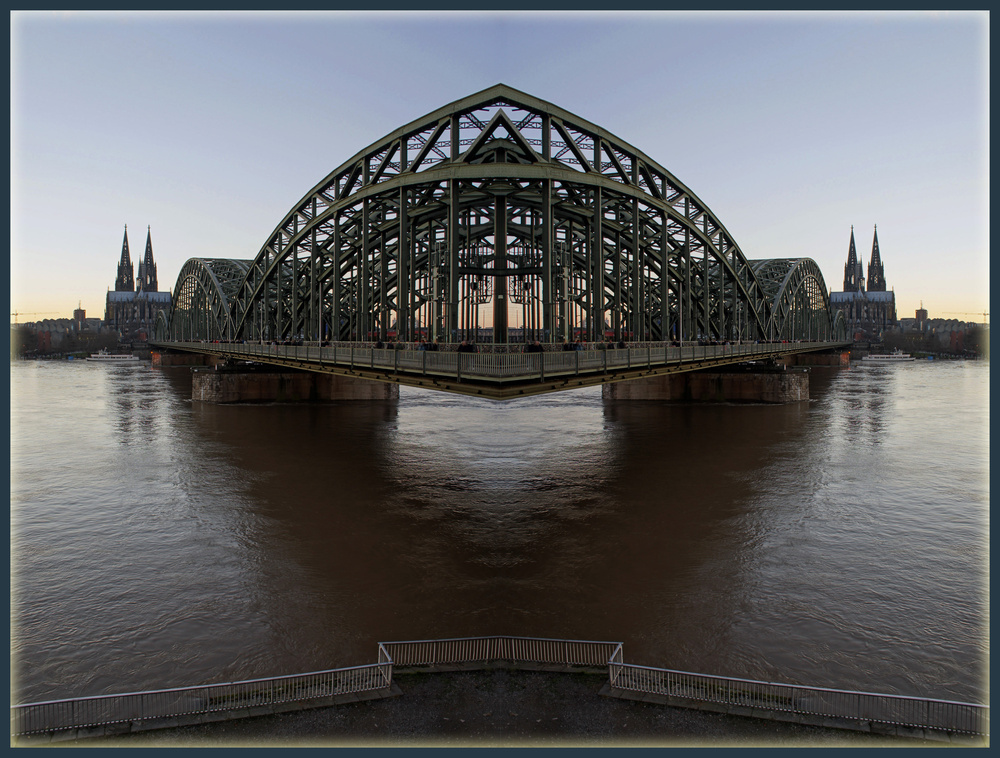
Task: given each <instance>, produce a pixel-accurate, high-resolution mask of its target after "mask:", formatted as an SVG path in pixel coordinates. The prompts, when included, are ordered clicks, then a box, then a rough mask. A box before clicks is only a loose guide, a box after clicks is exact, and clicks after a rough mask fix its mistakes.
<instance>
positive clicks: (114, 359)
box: [87, 349, 139, 363]
mask: <svg viewBox="0 0 1000 758" xmlns="http://www.w3.org/2000/svg"><path fill="white" fill-rule="evenodd" d="M87 360H88V361H96V362H98V363H138V362H139V359H138V358H136V357H135V356H134V355H132V354H131V353H109V352H108V351H107V350H106V349H102V350H101V351H100V352H97V353H91V354H90V356H89V357H88V358H87Z"/></svg>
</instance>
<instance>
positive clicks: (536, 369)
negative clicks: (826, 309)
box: [174, 342, 825, 380]
mask: <svg viewBox="0 0 1000 758" xmlns="http://www.w3.org/2000/svg"><path fill="white" fill-rule="evenodd" d="M174 344H176V345H177V346H178V347H181V348H184V347H186V348H189V349H193V350H199V349H206V348H207V349H210V350H211V351H213V352H219V353H223V354H230V355H234V356H237V357H247V358H251V359H252V358H255V357H256V358H262V359H266V358H280V359H284V360H295V361H300V362H304V363H319V364H331V365H338V366H343V367H350V368H353V369H360V368H368V369H371V370H379V371H391V372H394V373H395V372H402V373H409V374H428V375H436V376H448V377H457V378H459V379H462V378H466V379H483V380H490V379H493V380H510V379H535V378H537V379H545V378H546V377H558V376H566V375H578V374H581V373H583V374H594V373H598V372H608V371H620V370H633V369H641V368H644V367H645V368H650V369H652V368H657V367H663V366H669V365H673V364H682V363H688V362H696V361H710V360H720V359H732V358H734V357H735V358H746V359H747V360H750V359H753V358H767V357H769V356H773V355H775V354H779V353H785V352H788V350H789V347H788V345H783V344H780V343H759V344H757V343H753V344H728V345H726V344H722V345H684V346H676V347H675V346H671V345H665V344H663V343H660V344H647V345H645V346H640V347H626V348H608V349H601V350H565V351H556V352H551V351H550V352H543V353H520V352H518V353H501V352H489V353H459V352H454V351H445V350H441V351H438V350H394V349H387V348H377V347H373V346H371V345H369V344H365V343H337V344H335V345H326V346H324V345H320V344H319V343H311V344H305V345H280V344H266V343H265V344H261V343H227V342H222V343H217V342H216V343H204V342H180V343H174ZM821 344H825V343H821Z"/></svg>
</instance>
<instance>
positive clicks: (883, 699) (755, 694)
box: [609, 658, 989, 735]
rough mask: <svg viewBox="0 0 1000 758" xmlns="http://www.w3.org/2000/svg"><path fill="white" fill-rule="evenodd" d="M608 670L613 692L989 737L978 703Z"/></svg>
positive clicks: (631, 667) (616, 663)
mask: <svg viewBox="0 0 1000 758" xmlns="http://www.w3.org/2000/svg"><path fill="white" fill-rule="evenodd" d="M609 670H610V672H609V679H610V684H611V686H612V687H614V688H617V689H619V690H624V691H631V692H642V693H648V694H653V695H661V696H664V697H667V698H676V699H678V700H680V701H687V702H691V701H693V702H710V703H717V704H724V705H731V706H742V707H746V708H754V709H761V710H764V711H779V712H784V713H791V714H798V715H807V716H820V717H824V718H840V719H849V720H852V721H858V722H877V723H882V724H891V725H896V726H904V727H909V728H918V729H931V730H938V731H947V732H957V733H962V734H970V735H988V734H989V706H985V705H979V704H976V703H963V702H959V701H953V700H936V699H932V698H920V697H911V696H907V695H887V694H882V693H875V692H856V691H852V690H838V689H831V688H826V687H808V686H802V685H794V684H780V683H777V682H763V681H757V680H753V679H740V678H737V677H725V676H715V675H711V674H695V673H691V672H687V671H675V670H672V669H661V668H654V667H651V666H637V665H635V664H627V663H623V662H622V661H621V660H620V658H619V659H618V660H613V661H612V662H611V663H610V664H609ZM668 702H669V701H668Z"/></svg>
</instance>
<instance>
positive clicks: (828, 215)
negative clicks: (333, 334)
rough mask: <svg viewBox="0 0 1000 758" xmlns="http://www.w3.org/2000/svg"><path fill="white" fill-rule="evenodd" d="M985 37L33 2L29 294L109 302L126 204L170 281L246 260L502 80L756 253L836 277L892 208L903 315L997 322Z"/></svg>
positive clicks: (23, 265) (698, 20) (22, 39)
mask: <svg viewBox="0 0 1000 758" xmlns="http://www.w3.org/2000/svg"><path fill="white" fill-rule="evenodd" d="M988 35H989V30H988V14H986V13H985V12H984V13H935V14H932V13H794V14H771V13H759V12H758V13H744V14H736V13H715V14H695V13H674V12H664V13H645V12H643V13H620V14H608V13H578V12H551V13H521V12H504V13H499V12H497V13H494V12H483V13H475V14H470V13H458V12H456V13H451V12H412V13H399V14H393V16H392V17H391V19H389V18H387V17H386V16H385V15H384V14H377V13H353V12H352V13H345V12H329V13H288V14H282V13H213V14H197V15H195V14H188V13H180V12H174V13H153V12H144V13H132V12H130V13H41V12H31V13H26V12H18V13H13V14H12V35H11V44H12V56H11V61H12V72H11V88H12V97H11V100H12V118H11V132H12V134H11V162H12V166H11V190H12V200H11V226H12V230H11V231H12V234H11V243H12V245H11V311H12V313H13V312H14V311H17V312H19V313H20V314H28V313H38V312H43V313H44V312H48V313H56V314H58V315H56V316H55V317H59V316H62V315H64V314H65V315H66V316H69V315H71V314H72V311H73V309H74V308H76V307H77V303H78V302H79V303H80V304H81V306H82V307H83V308H84V309H85V310H86V311H87V313H88V316H91V317H93V316H97V315H101V316H103V312H104V299H105V293H106V292H107V290H108V289H113V288H114V279H115V276H114V274H115V271H116V267H117V263H118V260H119V256H120V252H121V240H122V233H123V228H124V226H125V224H128V225H129V226H130V227H131V229H130V231H133V234H134V235H135V234H139V235H140V236H142V239H138V238H137V239H132V238H131V237H130V239H129V244H130V248H131V249H132V250H133V253H134V252H135V251H136V250H137V249H138V247H141V246H142V245H143V244H144V242H145V235H144V234H142V232H144V231H145V227H147V226H149V227H150V229H151V234H152V244H153V252H154V256H155V260H156V263H157V268H158V270H159V279H160V282H159V284H160V289H161V290H165V289H168V288H172V287H173V286H174V282H175V280H176V277H177V274H178V273H179V271H180V268H181V266H182V265H183V264H184V262H185V261H186V260H188V259H189V258H193V257H221V258H243V259H252V258H254V257H255V256H256V254H257V252H258V251H259V249H260V247H261V245H262V244H263V243H264V242H265V241H266V239H267V238H268V236H269V234H270V232H271V231H272V230H273V229H274V227H275V226H276V225H277V224H278V223H279V222H280V221H281V219H282V218H283V217H284V216H285V214H286V213H287V212H288V211H289V209H290V208H291V207H292V206H293V205H294V204H295V203H296V202H297V201H298V200H299V199H300V198H301V197H302V196H303V195H305V194H306V193H307V192H308V191H309V190H310V189H311V188H312V187H313V186H314V185H315V184H316V183H317V182H319V181H320V180H321V179H322V178H323V177H324V176H326V175H327V174H328V173H330V172H331V171H332V170H333V169H335V168H336V167H337V166H339V165H341V164H342V163H344V162H345V161H347V160H348V159H349V158H351V156H353V155H355V154H356V153H358V152H359V151H361V150H363V149H364V148H365V147H367V146H368V145H369V144H371V143H372V142H375V141H376V140H378V139H380V138H381V137H382V136H384V135H385V134H387V133H389V132H392V131H394V130H395V129H396V128H398V127H400V126H402V125H403V124H406V123H408V122H410V121H413V120H415V119H417V118H419V117H421V116H423V115H424V114H426V113H429V112H431V111H433V110H435V109H437V108H439V107H441V106H444V105H446V104H448V103H450V102H452V101H454V100H457V99H459V98H462V97H465V96H467V95H469V94H472V93H474V92H478V91H480V90H482V89H485V88H486V87H489V86H492V85H494V84H498V83H504V84H507V85H509V86H511V87H514V88H516V89H520V90H522V91H524V92H527V93H529V94H531V95H534V96H535V97H538V98H540V99H542V100H546V101H548V102H550V103H553V104H554V105H557V106H559V107H560V108H563V109H565V110H568V111H570V112H572V113H574V114H576V115H578V116H579V117H581V118H583V119H586V120H588V121H591V122H593V123H596V124H600V125H601V126H602V127H604V128H606V129H607V130H608V131H609V132H611V133H612V134H614V135H615V136H617V137H618V138H620V139H622V140H623V141H625V142H627V143H629V144H631V145H633V146H634V147H636V148H637V149H639V150H641V151H642V152H644V153H645V154H646V155H648V156H649V157H650V158H652V159H653V160H655V161H657V162H658V163H660V164H661V165H662V166H664V167H665V168H666V169H667V170H668V171H670V172H671V173H673V174H674V175H675V176H676V177H677V178H678V179H679V180H680V181H681V182H683V183H684V184H685V185H687V186H688V187H690V188H691V190H692V191H693V192H694V193H695V194H697V195H698V196H699V197H700V198H701V199H702V200H703V201H704V202H705V203H706V204H707V205H708V206H709V208H711V209H712V211H713V212H714V213H715V214H716V215H717V216H718V217H719V219H720V220H721V221H722V223H723V224H725V226H726V228H727V229H728V230H729V231H730V233H731V234H732V235H733V237H734V238H735V239H736V241H737V242H738V244H739V245H740V247H741V249H742V250H743V252H744V254H745V255H746V257H747V258H749V259H759V258H786V257H787V258H797V257H808V258H812V259H813V260H815V261H816V262H817V263H818V264H819V266H820V268H821V270H822V272H823V276H824V278H825V280H826V285H827V289H828V291H838V290H840V289H841V285H842V283H843V272H844V264H845V263H846V260H847V251H848V245H849V238H850V233H851V226H853V227H854V234H855V240H856V244H857V252H858V257H859V259H860V260H861V262H862V264H863V266H864V270H865V273H866V274H867V269H868V260H869V257H870V254H871V240H872V235H873V232H874V227H875V226H876V225H877V226H878V237H879V249H880V254H881V259H882V262H883V264H884V266H885V277H886V282H887V285H888V287H889V288H890V289H893V290H894V291H895V292H896V300H897V315H898V316H899V317H900V318H907V317H912V315H913V314H914V312H915V310H916V309H917V308H918V307H920V304H921V303H923V307H924V308H926V309H927V310H928V312H929V315H930V316H931V317H932V318H935V317H953V318H959V320H966V321H982V320H983V316H982V314H983V313H985V312H987V311H988V307H989V284H988V280H989V258H988V244H989V234H988V149H989V144H988V136H987V135H988V91H987V84H986V82H987V81H988V41H989V38H988ZM293 43H294V44H293ZM594 51H599V52H600V54H599V55H598V54H595V52H594ZM133 262H135V255H133ZM50 317H53V316H50ZM12 319H13V317H12ZM19 320H20V321H22V322H23V321H25V320H35V319H26V318H23V317H22V318H19ZM987 320H988V317H987Z"/></svg>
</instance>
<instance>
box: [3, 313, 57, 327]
mask: <svg viewBox="0 0 1000 758" xmlns="http://www.w3.org/2000/svg"><path fill="white" fill-rule="evenodd" d="M58 312H59V311H35V312H33V313H25V312H24V311H14V312H13V313H12V314H10V315H11V316H13V317H14V323H15V324H17V317H18V316H54V315H55V314H56V313H58Z"/></svg>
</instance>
